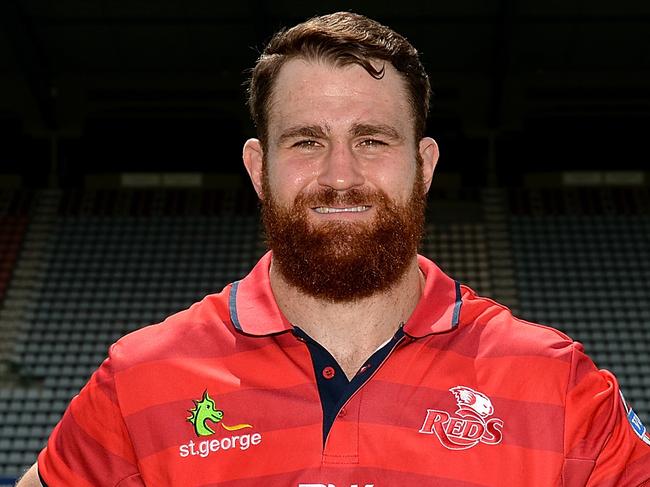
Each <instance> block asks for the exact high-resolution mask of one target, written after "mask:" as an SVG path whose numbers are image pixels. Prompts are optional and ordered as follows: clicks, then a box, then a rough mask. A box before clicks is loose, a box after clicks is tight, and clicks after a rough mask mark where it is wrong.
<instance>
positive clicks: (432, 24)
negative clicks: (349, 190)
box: [0, 0, 650, 485]
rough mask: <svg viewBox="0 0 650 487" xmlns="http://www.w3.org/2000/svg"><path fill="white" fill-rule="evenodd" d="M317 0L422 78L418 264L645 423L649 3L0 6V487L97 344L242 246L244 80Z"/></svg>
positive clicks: (180, 303) (249, 195) (250, 203)
mask: <svg viewBox="0 0 650 487" xmlns="http://www.w3.org/2000/svg"><path fill="white" fill-rule="evenodd" d="M340 9H351V10H354V11H358V12H360V13H364V14H366V15H369V16H372V17H374V18H377V19H378V20H380V21H382V22H384V23H386V24H388V25H389V26H391V27H393V28H394V29H396V30H397V31H398V32H400V33H402V34H404V35H406V36H407V37H408V38H409V39H410V40H411V41H412V42H413V43H414V45H415V46H416V47H417V48H418V49H419V50H420V51H421V53H422V57H423V60H424V63H425V65H426V67H427V70H428V72H429V73H430V77H431V81H432V84H433V88H434V91H435V98H434V101H433V108H432V112H431V119H430V123H429V126H428V130H427V132H428V134H429V135H432V136H433V137H435V138H436V139H437V140H438V142H439V144H440V148H441V154H442V157H441V161H440V163H439V166H438V169H437V174H436V177H435V180H434V186H433V189H432V191H431V195H430V198H429V209H428V213H429V220H428V221H429V224H428V227H427V238H426V241H425V243H424V246H423V253H425V254H426V255H428V256H429V257H431V258H433V259H434V260H435V261H437V262H438V263H439V264H440V265H441V266H442V267H443V269H445V270H446V271H447V272H448V273H450V274H451V275H452V276H454V277H455V278H457V279H459V280H461V281H462V282H464V283H467V284H469V285H470V286H472V287H474V288H475V289H476V290H477V291H479V292H480V293H481V294H484V295H488V296H491V297H493V298H494V299H496V300H498V301H500V302H503V303H505V304H507V305H508V306H510V307H511V309H513V311H514V312H515V313H516V314H517V315H518V316H521V317H522V318H524V319H528V320H531V321H536V322H540V323H545V324H550V325H553V326H555V327H557V328H560V329H562V330H564V331H566V332H568V333H569V334H570V335H571V336H572V337H574V338H575V339H577V340H579V341H581V342H583V343H584V344H585V346H586V349H587V352H588V353H589V354H590V355H591V356H592V357H593V358H594V359H595V361H596V362H597V363H598V365H599V366H601V367H604V368H609V369H611V370H613V371H614V372H615V373H616V374H617V375H618V377H619V379H620V381H621V383H622V386H623V390H624V392H625V394H626V396H627V398H628V400H630V401H631V402H632V404H633V406H634V407H635V409H637V410H638V411H639V413H640V416H641V417H642V418H643V419H644V420H646V421H647V420H648V419H649V418H650V392H648V383H649V382H650V376H649V374H648V372H649V371H650V359H649V358H648V354H647V351H648V345H649V342H650V299H649V298H650V284H649V283H648V277H649V276H650V245H649V240H650V238H649V237H650V191H649V189H648V185H649V183H648V181H649V179H648V176H649V172H648V162H650V161H649V156H648V138H649V137H648V134H649V133H650V110H649V108H650V3H649V2H647V1H645V0H636V1H635V0H623V1H618V2H611V1H605V0H589V1H587V0H561V1H560V0H456V1H454V2H449V1H447V2H442V1H432V2H418V1H413V0H404V1H401V2H399V5H396V3H395V2H384V1H373V2H345V3H343V2H340V3H337V2H316V3H313V2H312V3H304V2H298V1H296V0H293V1H274V2H271V1H263V0H251V1H248V2H216V1H208V0H195V1H181V0H155V1H153V0H150V1H148V0H131V1H129V2H118V1H109V0H102V1H100V0H60V1H56V2H50V1H47V0H24V1H23V0H2V1H1V2H0V485H11V483H12V482H13V480H14V479H15V477H16V476H17V475H18V474H19V472H21V471H22V469H23V468H24V467H26V466H27V465H29V464H31V463H32V462H33V461H34V459H35V457H36V453H37V452H38V451H39V450H40V448H41V447H42V445H43V444H44V441H45V439H46V438H47V436H48V433H49V431H50V430H51V428H52V426H53V425H54V424H55V423H56V421H57V420H58V418H59V417H60V415H61V413H62V412H63V409H64V407H65V405H66V404H67V402H68V401H69V399H70V398H71V397H72V396H73V395H74V394H75V393H76V392H77V391H78V389H79V388H80V387H81V386H82V385H83V383H84V382H85V381H86V379H87V377H88V376H89V374H90V373H91V371H92V370H93V369H94V368H96V367H97V365H98V364H99V363H100V362H101V360H102V359H103V358H104V356H105V354H106V350H107V347H108V345H109V344H110V343H112V342H113V341H114V340H115V339H117V338H118V337H119V336H121V335H123V334H124V333H126V332H128V331H131V330H134V329H136V328H139V327H141V326H144V325H147V324H150V323H153V322H157V321H159V320H161V319H162V318H164V317H165V316H166V315H168V314H170V313H172V312H174V311H176V310H180V309H182V308H185V307H187V306H188V305H190V304H191V303H192V302H194V301H196V300H198V299H200V298H201V297H202V296H203V295H205V294H207V293H211V292H215V291H218V290H219V289H220V288H221V287H222V286H223V285H224V284H226V283H227V282H229V281H231V280H233V279H237V278H240V277H242V276H243V275H244V274H245V273H246V272H247V270H248V269H249V268H250V267H251V266H252V264H253V262H254V261H255V260H256V259H257V257H258V256H260V255H261V254H262V252H263V251H264V246H263V243H262V242H261V239H260V229H259V226H258V217H257V202H256V198H255V195H254V193H253V192H252V191H251V190H250V188H249V185H248V182H247V177H246V175H245V173H244V171H243V169H242V167H241V163H240V150H241V145H242V143H243V141H244V140H245V139H246V138H247V137H249V136H252V135H254V130H253V127H252V126H251V123H250V121H249V118H248V114H247V112H246V109H245V106H244V104H245V92H244V89H243V88H242V82H243V81H244V79H245V70H246V69H248V68H250V67H251V66H252V65H253V63H254V61H255V59H256V57H257V55H258V49H259V48H260V47H261V46H262V45H263V44H264V41H265V40H267V39H268V37H269V36H270V35H271V33H272V32H274V31H275V30H276V29H277V28H278V27H280V26H283V25H291V24H294V23H296V22H299V21H301V20H304V19H305V18H307V17H310V16H312V15H314V14H321V13H328V12H332V11H336V10H340ZM534 380H535V377H534V376H531V381H534Z"/></svg>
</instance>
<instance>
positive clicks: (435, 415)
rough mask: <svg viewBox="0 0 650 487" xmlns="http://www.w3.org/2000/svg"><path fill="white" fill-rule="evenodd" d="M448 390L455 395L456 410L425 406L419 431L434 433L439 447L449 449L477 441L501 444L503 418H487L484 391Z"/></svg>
mask: <svg viewBox="0 0 650 487" xmlns="http://www.w3.org/2000/svg"><path fill="white" fill-rule="evenodd" d="M449 391H450V392H451V393H452V394H453V395H454V397H455V398H456V404H457V405H458V409H457V410H456V412H455V413H454V414H450V413H449V412H447V411H441V410H438V409H427V414H426V416H425V418H424V423H422V428H420V431H419V432H420V433H423V434H425V435H432V434H435V435H436V436H437V437H438V440H440V443H441V444H442V446H444V447H445V448H449V449H450V450H467V449H468V448H472V447H474V446H476V445H478V444H479V443H484V444H486V445H496V444H498V443H501V439H502V438H503V433H502V430H503V420H501V419H499V418H491V417H490V416H492V415H493V414H494V406H492V401H490V399H489V398H488V397H487V396H486V395H485V394H482V393H480V392H477V391H475V390H474V389H470V388H469V387H465V386H456V387H452V388H451V389H449Z"/></svg>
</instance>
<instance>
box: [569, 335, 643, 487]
mask: <svg viewBox="0 0 650 487" xmlns="http://www.w3.org/2000/svg"><path fill="white" fill-rule="evenodd" d="M564 451H565V465H564V471H563V484H562V485H563V486H565V487H578V486H581V487H583V486H587V487H640V486H643V485H647V486H650V439H649V438H648V436H647V434H646V432H645V428H644V427H643V425H642V424H641V422H640V420H639V419H638V417H637V416H636V415H635V413H634V412H633V411H632V410H631V409H630V408H629V406H628V405H627V404H626V403H625V401H624V399H623V397H622V395H621V392H620V390H619V386H618V382H617V380H616V377H614V375H613V374H612V373H610V372H608V371H606V370H598V369H597V368H596V366H595V365H594V363H593V362H592V361H591V360H590V359H589V358H588V357H587V356H586V355H585V354H584V352H583V349H582V345H580V344H579V343H576V344H574V346H573V357H572V362H571V375H570V377H569V381H568V384H567V397H566V413H565V438H564Z"/></svg>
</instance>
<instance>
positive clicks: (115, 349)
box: [110, 285, 236, 369]
mask: <svg viewBox="0 0 650 487" xmlns="http://www.w3.org/2000/svg"><path fill="white" fill-rule="evenodd" d="M230 288H231V285H228V286H226V287H225V288H224V289H223V291H221V292H220V293H216V294H209V295H207V296H206V297H204V298H203V299H202V300H201V301H198V302H196V303H194V304H193V305H192V306H190V307H189V308H187V309H185V310H182V311H179V312H178V313H175V314H173V315H170V316H169V317H167V318H166V319H165V320H164V321H162V322H161V323H157V324H154V325H149V326H146V327H144V328H141V329H139V330H136V331H134V332H132V333H129V334H128V335H125V336H124V337H122V338H120V339H119V340H118V341H117V342H115V343H114V344H113V345H112V346H111V349H110V358H111V360H112V362H113V367H114V368H118V369H122V368H129V367H132V366H135V365H138V364H140V363H144V362H151V361H159V360H170V359H171V360H173V359H175V358H182V357H190V356H191V357H200V356H202V355H205V354H206V353H209V354H210V355H213V356H214V355H215V354H219V353H226V351H227V349H229V348H230V347H232V345H233V344H234V342H235V339H236V338H235V335H236V331H235V330H234V327H233V326H232V324H231V322H230V315H229V311H228V297H229V294H230Z"/></svg>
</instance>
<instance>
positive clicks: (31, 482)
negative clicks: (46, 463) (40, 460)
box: [16, 463, 43, 487]
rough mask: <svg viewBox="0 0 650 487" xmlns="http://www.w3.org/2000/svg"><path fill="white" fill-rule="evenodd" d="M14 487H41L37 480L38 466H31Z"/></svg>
mask: <svg viewBox="0 0 650 487" xmlns="http://www.w3.org/2000/svg"><path fill="white" fill-rule="evenodd" d="M16 487H43V485H42V484H41V481H40V479H39V478H38V464H37V463H35V464H34V465H32V466H31V467H30V468H29V470H27V472H25V475H23V476H22V478H21V479H20V480H19V481H18V483H17V484H16Z"/></svg>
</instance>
